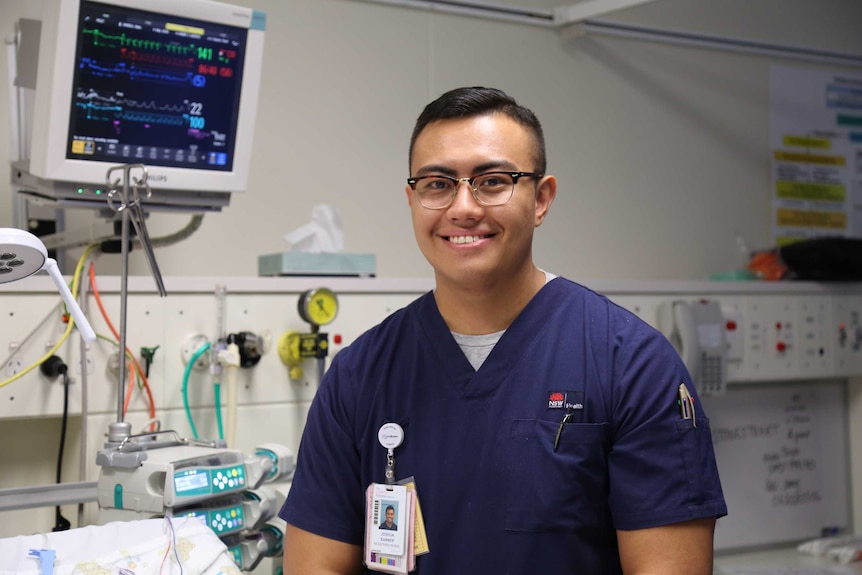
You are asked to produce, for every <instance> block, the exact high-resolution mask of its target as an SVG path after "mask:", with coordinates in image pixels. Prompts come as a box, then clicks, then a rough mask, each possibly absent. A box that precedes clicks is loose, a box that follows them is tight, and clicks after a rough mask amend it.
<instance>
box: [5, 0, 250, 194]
mask: <svg viewBox="0 0 862 575" xmlns="http://www.w3.org/2000/svg"><path fill="white" fill-rule="evenodd" d="M265 20H266V18H265V14H263V13H262V12H259V11H255V10H252V9H249V8H245V7H239V6H232V5H229V4H225V3H222V2H215V1H212V0H101V1H99V2H94V1H90V0H44V1H43V19H42V30H41V40H40V43H39V55H38V70H37V76H36V77H37V80H36V89H35V98H34V105H33V119H32V135H31V138H30V155H29V161H28V162H27V163H26V166H24V168H23V169H22V170H15V169H13V181H15V178H16V177H17V178H18V180H17V181H16V183H18V184H19V185H21V186H23V187H25V188H39V192H38V193H40V194H42V195H46V196H52V197H62V198H66V199H73V200H78V201H83V202H86V201H99V202H102V201H103V200H104V198H103V194H104V191H105V190H104V188H105V184H106V174H107V172H108V170H109V169H111V168H116V166H119V165H129V164H142V165H144V166H146V169H147V174H148V175H147V181H148V184H149V186H150V188H152V190H153V191H154V192H156V194H155V200H154V201H156V202H161V203H166V204H175V205H183V204H186V203H188V204H197V205H203V206H208V205H210V204H213V205H216V204H218V205H226V203H227V198H228V197H229V194H230V193H232V192H242V191H245V189H246V186H247V180H248V173H249V166H250V160H251V147H252V140H253V136H254V123H255V117H256V110H257V101H258V94H259V90H260V79H261V68H262V59H263V35H264V29H265Z"/></svg>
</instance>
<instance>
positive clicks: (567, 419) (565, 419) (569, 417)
mask: <svg viewBox="0 0 862 575" xmlns="http://www.w3.org/2000/svg"><path fill="white" fill-rule="evenodd" d="M572 415H573V414H572V408H568V409H567V410H566V414H565V415H564V416H563V419H562V421H560V426H559V427H558V428H557V436H556V437H554V451H555V452H556V451H557V447H558V446H559V445H560V436H561V435H562V434H563V427H564V426H565V425H566V424H567V423H571V421H572Z"/></svg>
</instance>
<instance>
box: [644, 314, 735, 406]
mask: <svg viewBox="0 0 862 575" xmlns="http://www.w3.org/2000/svg"><path fill="white" fill-rule="evenodd" d="M658 329H659V331H660V332H662V333H663V334H664V335H665V337H666V338H667V339H668V340H669V341H670V343H671V345H673V347H674V349H676V351H677V353H679V355H680V357H681V358H682V361H683V363H684V364H685V366H686V368H688V372H689V373H690V374H691V377H692V378H693V379H694V381H693V383H694V386H695V388H697V390H698V392H699V393H700V394H701V395H714V394H718V393H722V392H724V390H725V386H726V384H727V347H728V346H727V340H726V339H725V336H724V316H723V315H722V313H721V306H720V305H719V303H718V302H716V301H708V300H698V301H682V300H676V301H672V302H663V303H662V304H660V305H659V308H658Z"/></svg>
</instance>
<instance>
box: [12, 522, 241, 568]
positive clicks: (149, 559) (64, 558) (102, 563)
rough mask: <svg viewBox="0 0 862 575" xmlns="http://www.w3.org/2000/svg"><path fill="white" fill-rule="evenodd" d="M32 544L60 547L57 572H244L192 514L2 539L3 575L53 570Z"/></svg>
mask: <svg viewBox="0 0 862 575" xmlns="http://www.w3.org/2000/svg"><path fill="white" fill-rule="evenodd" d="M171 527H173V530H172V529H171ZM31 549H35V550H42V549H46V550H53V551H54V552H55V555H56V556H55V561H54V565H53V573H54V575H178V574H179V573H182V574H183V575H240V573H241V572H240V570H239V569H238V568H237V566H236V563H235V562H234V561H233V559H232V558H231V556H230V553H229V552H228V550H227V548H226V547H225V545H224V543H222V541H221V540H220V539H219V538H218V537H217V536H216V534H215V533H214V532H213V531H212V530H211V529H210V528H208V527H206V526H205V525H203V524H202V523H201V522H200V521H199V520H197V519H195V518H190V517H182V518H172V519H171V520H170V522H169V521H168V520H167V519H145V520H138V521H117V522H113V523H107V524H105V525H91V526H88V527H81V528H78V529H70V530H68V531H60V532H56V533H39V534H36V535H20V536H18V537H10V538H7V539H0V575H12V574H15V575H43V574H44V573H48V571H44V570H43V569H42V565H41V564H40V561H39V559H38V558H37V557H33V556H31V555H30V550H31Z"/></svg>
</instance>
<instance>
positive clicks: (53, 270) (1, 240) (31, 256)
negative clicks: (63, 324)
mask: <svg viewBox="0 0 862 575" xmlns="http://www.w3.org/2000/svg"><path fill="white" fill-rule="evenodd" d="M41 270H45V271H46V272H48V275H49V276H51V279H52V280H53V281H54V285H55V286H57V290H59V292H60V295H61V296H62V297H63V301H65V302H66V307H67V308H68V309H69V313H71V314H72V317H73V318H74V319H75V323H76V324H78V331H79V332H81V337H82V338H84V341H86V342H94V341H96V333H95V332H94V331H93V328H92V326H91V325H90V322H88V321H87V318H86V317H85V316H84V313H83V312H82V311H81V308H80V307H79V306H78V302H76V301H75V298H74V297H73V296H72V292H70V291H69V286H67V285H66V282H65V281H63V276H61V275H60V271H59V270H58V269H57V262H56V261H54V260H53V259H51V258H49V257H48V249H47V248H46V247H45V244H43V243H42V240H40V239H39V238H37V237H36V236H34V235H33V234H31V233H30V232H27V231H24V230H19V229H17V228H0V284H3V283H9V282H14V281H17V280H20V279H24V278H26V277H29V276H31V275H33V274H35V273H36V272H38V271H41Z"/></svg>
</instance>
